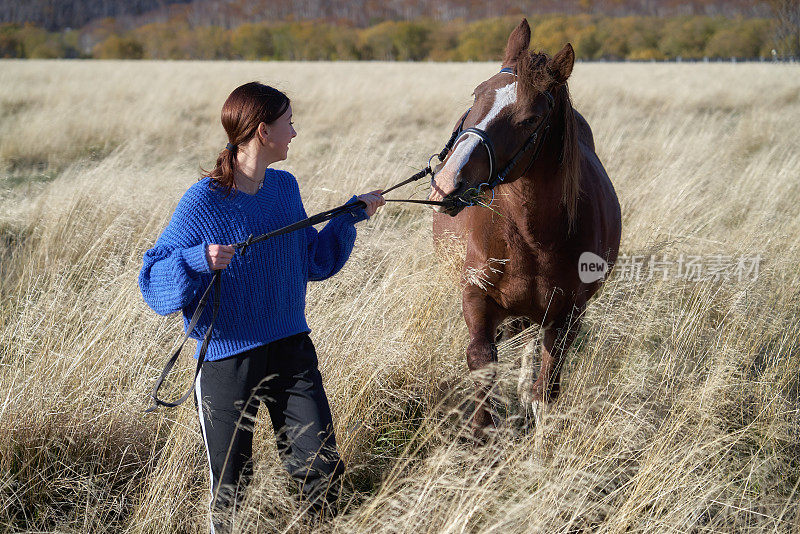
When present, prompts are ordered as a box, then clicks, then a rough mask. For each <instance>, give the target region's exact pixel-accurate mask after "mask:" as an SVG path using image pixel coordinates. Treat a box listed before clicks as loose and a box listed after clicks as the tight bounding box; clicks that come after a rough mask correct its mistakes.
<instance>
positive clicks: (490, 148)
mask: <svg viewBox="0 0 800 534" xmlns="http://www.w3.org/2000/svg"><path fill="white" fill-rule="evenodd" d="M500 72H501V73H507V74H511V75H513V76H517V73H516V72H514V69H512V68H509V67H504V68H502V69H500ZM542 94H544V96H545V98H547V113H546V114H545V116H544V117H543V118H542V120H541V121H540V122H539V124H538V125H537V126H536V129H535V130H534V131H533V133H531V135H530V136H528V139H526V140H525V143H523V145H522V146H521V147H520V148H519V150H517V152H516V153H515V154H514V156H512V157H511V159H510V160H508V163H506V166H505V167H503V169H502V170H500V171H499V172H497V173H495V167H496V165H497V156H496V154H495V149H494V143H492V140H491V139H490V138H489V136H488V135H487V134H486V131H485V130H481V129H480V128H474V127H473V128H467V129H464V122H465V121H466V120H467V116H468V115H469V112H470V111H471V110H472V108H471V107H470V108H469V109H468V110H467V111H466V113H464V115H462V117H461V122H460V123H459V125H458V127H457V128H456V129H455V130H454V131H453V134H452V135H451V136H450V140H449V141H447V144H446V145H445V147H444V149H443V150H442V151H441V152H439V154H434V155H433V156H431V159H433V158H434V157H437V158H438V159H439V161H440V162H442V163H444V160H445V158H446V156H447V154H448V153H449V152H450V151H451V150H452V149H453V148H454V147H455V145H456V144H457V143H458V142H459V141H461V139H462V138H464V137H466V136H470V135H472V136H474V137H477V138H478V141H479V142H480V144H481V145H483V147H484V148H485V149H486V154H487V155H488V156H489V175H488V179H487V180H486V181H485V182H482V183H480V184H479V185H478V186H477V187H474V188H470V189H469V190H467V191H470V192H471V191H474V192H475V193H476V194H475V195H474V196H478V195H480V193H482V192H483V191H487V190H491V191H492V199H494V188H495V187H496V186H497V185H499V184H501V183H503V182H504V181H505V180H506V178H507V177H508V175H509V174H510V173H511V171H513V170H514V168H515V167H516V166H517V164H518V163H519V160H520V158H522V156H523V155H524V154H525V153H526V152H527V151H528V150H529V149H530V148H531V146H533V145H534V144H536V141H537V140H539V139H544V136H545V135H546V134H547V131H548V130H549V129H550V120H549V119H550V115H551V113H552V112H553V108H554V107H555V100H554V99H553V95H551V94H550V92H549V91H544V92H543V93H542ZM543 144H544V143H543V141H540V142H539V143H538V144H537V145H536V151H535V152H534V154H533V158H531V161H530V163H529V164H528V167H526V169H525V170H524V171H523V172H522V174H525V172H527V170H528V169H529V168H530V166H531V165H533V162H534V161H536V159H537V158H538V157H539V153H540V152H541V150H542V145H543ZM428 166H429V167H430V160H428ZM431 174H432V175H433V173H431ZM453 198H454V199H455V201H456V202H457V203H460V204H461V205H463V206H472V205H474V204H475V202H474V201H473V200H472V199H470V198H463V196H461V195H456V196H455V197H453ZM490 204H491V202H490Z"/></svg>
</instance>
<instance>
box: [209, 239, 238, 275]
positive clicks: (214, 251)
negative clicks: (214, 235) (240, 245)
mask: <svg viewBox="0 0 800 534" xmlns="http://www.w3.org/2000/svg"><path fill="white" fill-rule="evenodd" d="M234 252H235V251H234V249H233V247H232V246H230V245H208V247H206V260H208V266H209V267H211V269H212V270H214V271H218V270H220V269H224V268H225V267H227V266H228V264H229V263H230V262H231V259H232V258H233V254H234Z"/></svg>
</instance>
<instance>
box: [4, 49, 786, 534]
mask: <svg viewBox="0 0 800 534" xmlns="http://www.w3.org/2000/svg"><path fill="white" fill-rule="evenodd" d="M497 69H498V65H497V64H488V63H472V64H443V65H437V64H399V63H397V64H386V63H362V64H357V63H338V64H327V63H245V62H241V63H205V62H193V63H181V62H100V61H92V62H70V61H55V62H46V61H42V62H37V61H27V62H14V61H2V62H0V173H2V174H1V175H0V531H6V532H12V531H36V532H40V531H47V532H148V533H150V532H152V533H162V532H163V533H171V532H203V531H205V530H206V529H207V502H208V479H207V476H208V475H207V473H208V468H207V463H206V459H205V451H204V449H203V448H202V447H203V446H202V440H201V438H200V434H199V424H198V422H197V416H196V412H195V411H194V407H193V405H192V403H191V402H188V403H186V404H185V405H184V406H182V407H181V408H179V409H175V410H164V411H160V412H158V413H157V414H144V413H143V409H144V408H145V407H146V406H147V401H148V398H147V395H148V393H149V390H150V389H151V387H152V384H153V381H154V379H155V378H156V377H157V375H158V373H159V372H160V369H161V366H162V365H163V360H164V358H165V357H166V354H167V352H168V350H169V349H170V347H171V346H172V344H173V343H174V341H175V340H176V339H178V337H179V334H180V333H181V332H182V322H181V321H180V319H179V317H177V316H170V317H160V316H158V315H156V314H155V313H154V312H152V311H151V310H149V309H148V308H147V306H146V305H145V304H144V302H143V301H142V298H141V296H140V293H139V289H138V287H137V276H138V272H139V269H140V267H141V259H142V255H143V253H144V252H145V251H146V250H147V249H148V248H150V246H151V245H152V243H153V242H154V241H155V239H156V237H157V236H158V234H159V232H160V231H161V230H162V229H163V228H164V226H165V225H166V223H167V221H168V218H169V216H170V214H171V212H172V209H173V208H174V206H175V205H176V203H177V201H178V199H179V198H180V196H181V194H182V192H183V191H184V190H185V189H186V188H187V187H189V186H190V185H191V184H192V183H193V182H194V181H195V180H196V179H197V178H198V177H199V176H200V174H199V172H200V171H199V168H200V167H201V166H204V167H206V168H207V167H208V166H209V165H211V164H212V162H213V159H214V158H215V157H216V154H217V152H218V151H219V150H220V149H221V148H222V147H223V146H224V144H225V142H226V139H225V138H224V133H223V130H222V127H221V126H220V124H219V110H220V108H221V106H222V103H223V101H224V100H225V98H226V96H227V95H228V93H229V92H230V91H231V90H232V89H233V88H234V87H236V86H237V85H239V84H240V83H243V82H246V81H250V80H253V79H257V80H261V81H265V82H267V83H270V84H274V85H276V86H278V87H279V88H281V89H284V90H285V91H287V93H288V94H289V95H290V97H291V98H292V99H293V108H294V116H295V125H296V128H297V130H298V132H299V135H298V137H297V138H296V139H295V140H294V141H293V143H292V145H291V148H290V153H289V159H288V160H287V161H285V162H282V163H281V165H280V167H281V168H285V169H288V170H291V171H292V172H293V173H294V174H295V175H296V176H297V178H298V180H299V182H300V186H301V191H302V194H303V197H304V200H305V203H306V208H307V211H308V212H309V213H313V212H316V211H320V210H322V209H326V208H329V207H332V206H335V205H338V204H340V203H342V202H343V201H345V200H346V199H347V198H349V197H350V196H351V195H352V194H354V193H361V192H364V191H367V190H370V189H373V188H378V187H384V186H387V185H390V184H392V183H395V182H397V181H399V180H400V179H401V178H404V177H406V176H408V175H410V174H412V173H413V172H414V171H415V170H417V169H419V168H420V167H421V166H423V165H424V162H425V161H426V160H427V157H428V155H429V154H431V153H433V152H434V151H438V150H439V149H440V148H441V146H442V144H443V143H444V142H445V141H446V140H447V138H448V136H449V133H450V129H451V128H452V125H453V122H454V121H455V120H456V118H457V117H458V116H459V115H460V113H462V112H463V110H464V109H466V107H467V106H468V105H469V104H470V102H471V98H470V93H471V92H472V89H473V87H474V86H476V85H477V84H478V83H479V82H481V81H483V80H484V79H486V78H487V77H489V76H490V75H491V74H492V73H494V72H496V70H497ZM570 88H571V91H572V95H573V99H574V102H575V105H576V107H577V109H578V110H579V111H581V112H582V113H583V114H584V116H585V117H586V118H587V119H588V121H589V123H590V125H591V126H592V128H593V130H594V134H595V139H596V143H597V147H598V153H599V155H600V158H601V160H602V161H603V162H604V164H605V165H606V168H607V170H608V173H609V175H610V176H611V178H612V180H613V181H614V184H615V187H616V189H617V193H618V195H619V198H620V202H621V204H622V213H623V237H622V249H621V254H624V255H625V257H627V258H629V259H630V263H629V264H628V265H627V266H626V267H625V268H622V267H621V266H618V267H619V268H618V269H617V271H616V272H615V274H614V275H613V276H612V278H611V279H610V280H609V282H608V283H607V284H606V286H605V288H604V290H603V291H602V293H601V294H600V295H598V297H596V298H595V299H594V301H593V302H592V304H591V305H590V307H589V309H588V311H587V316H586V319H585V326H584V328H583V332H582V333H581V336H580V337H579V340H578V341H577V342H576V344H575V345H574V346H573V348H572V349H571V351H570V353H569V356H568V360H567V363H566V368H565V389H564V393H563V394H562V396H561V398H560V399H559V401H558V402H557V403H556V404H555V405H554V406H553V408H552V409H551V410H550V413H549V414H548V416H547V417H546V418H545V419H544V421H543V422H542V423H541V425H540V426H539V427H537V428H536V429H535V431H533V430H530V429H526V427H525V425H524V424H523V421H522V419H521V418H520V414H522V413H523V410H522V408H521V407H520V406H519V402H518V399H517V396H516V377H517V367H518V364H519V358H520V349H521V346H522V345H523V344H525V343H526V342H528V341H530V340H532V339H536V337H537V335H538V332H536V331H535V330H533V329H531V330H528V331H525V332H523V333H522V334H520V335H519V336H518V337H517V338H514V339H511V340H509V341H507V342H504V343H503V344H502V345H501V346H500V347H499V356H500V374H499V376H500V384H499V392H500V394H501V395H502V396H503V410H504V413H505V417H506V421H507V424H506V426H505V427H504V429H503V431H502V432H501V433H500V434H499V435H498V436H497V437H496V439H494V440H493V441H492V442H491V443H490V444H488V445H487V446H486V447H483V448H482V449H478V450H473V448H472V447H471V446H470V445H469V444H467V443H466V442H465V441H463V440H461V439H459V436H460V434H461V433H462V432H463V429H464V426H465V424H466V416H465V415H464V414H463V413H461V412H460V411H459V409H460V408H461V407H462V406H463V403H464V399H466V398H467V396H468V394H469V393H470V391H471V381H470V379H469V376H468V374H467V368H466V363H465V361H464V357H463V351H464V348H465V347H466V342H467V336H466V327H465V326H464V324H463V320H462V318H461V309H460V295H459V280H458V277H455V276H454V275H453V274H452V271H451V270H448V269H447V268H445V267H443V266H442V265H443V263H442V262H439V261H437V259H436V257H435V256H434V254H433V250H432V243H431V232H430V218H431V217H430V213H429V212H428V210H427V208H425V207H421V206H414V205H397V204H394V205H389V206H387V207H386V208H385V209H383V210H382V211H381V212H379V213H378V214H377V215H376V216H375V217H373V218H372V220H370V221H367V222H365V223H361V224H360V225H359V230H358V231H359V237H358V240H357V242H356V248H355V250H354V253H353V256H352V257H351V260H350V261H349V263H348V264H347V265H346V267H345V268H344V270H343V271H342V272H341V273H340V274H338V275H337V276H336V277H334V278H332V279H331V280H328V281H326V282H321V283H314V284H312V285H310V289H309V297H308V303H309V306H308V317H309V323H310V325H311V327H312V329H313V332H312V338H313V339H314V341H315V343H316V345H317V350H318V353H319V358H320V367H321V370H322V373H323V377H324V379H325V384H326V388H327V391H328V395H329V398H330V400H331V404H332V410H333V414H334V422H335V424H336V430H337V433H338V439H339V443H340V449H341V453H342V456H343V458H344V460H345V461H346V463H347V466H348V472H347V475H346V477H345V480H344V493H343V496H342V502H341V506H342V508H343V513H342V514H341V515H340V516H339V517H337V518H336V519H335V520H333V521H331V522H329V523H326V524H325V525H323V526H322V527H320V528H318V529H316V530H315V532H335V533H350V532H361V533H367V532H369V533H372V532H390V533H410V532H413V533H419V534H422V533H439V532H445V533H454V534H455V533H483V532H486V533H492V532H495V533H503V534H506V533H517V532H545V531H546V532H564V533H566V532H608V533H616V532H653V533H656V532H659V533H660V532H779V533H788V532H800V504H799V503H800V411H799V410H800V401H799V399H798V395H800V377H798V371H799V370H800V348H798V344H799V343H800V289H798V287H799V284H800V267H799V266H798V261H799V260H800V237H798V236H800V213H799V212H798V209H797V205H798V203H800V151H798V144H797V140H798V138H799V137H800V127H798V120H800V67H798V66H797V65H772V64H739V65H731V64H671V65H662V64H580V63H579V64H577V65H576V67H575V71H574V73H573V78H572V79H571V81H570ZM423 189H424V187H423V186H422V185H420V186H418V187H409V188H407V189H405V190H403V191H402V192H401V193H400V195H410V194H412V193H414V194H416V196H417V198H422V196H423V194H424V193H423ZM400 195H397V196H400ZM397 196H395V198H397ZM474 209H478V208H474ZM651 256H656V258H657V259H658V260H659V261H660V262H661V263H660V265H661V266H662V267H663V266H665V265H666V266H669V268H670V269H671V270H670V271H669V272H666V271H667V269H662V270H660V271H656V272H655V275H654V276H652V277H651V276H650V273H649V264H648V260H649V258H650V257H651ZM636 258H644V263H643V264H642V268H641V272H640V273H639V272H638V271H636V269H635V268H632V267H635V266H636V265H637V263H636V261H637V260H636ZM692 259H693V260H692ZM690 260H692V261H694V265H695V266H696V265H697V264H698V263H700V265H701V267H702V268H703V269H704V270H703V271H702V273H703V274H708V273H712V272H714V271H713V270H712V267H713V265H717V266H719V265H721V264H725V262H727V264H726V265H727V266H728V268H727V270H723V271H720V270H717V271H716V273H717V275H716V276H712V277H704V276H693V274H694V275H696V274H698V273H697V272H696V271H687V270H686V269H684V271H683V273H684V274H686V273H687V272H688V275H685V276H679V273H678V270H677V269H678V268H679V267H681V266H682V267H685V268H688V267H687V266H688V262H689V261H690ZM682 262H685V263H682ZM715 262H716V263H715ZM743 264H746V265H744V266H746V267H747V269H746V270H744V269H743ZM754 264H756V265H757V267H758V272H755V271H754V270H753V265H754ZM665 274H666V275H665ZM190 351H191V348H190V349H187V350H186V352H187V354H186V355H185V356H184V357H183V359H182V360H181V366H180V370H179V372H176V373H175V374H174V375H173V376H172V377H171V384H173V387H172V388H171V390H170V391H165V392H164V393H165V395H168V396H172V395H174V394H175V393H177V391H178V389H179V388H182V387H184V386H185V384H187V382H188V380H189V379H190V377H191V373H192V372H193V361H191V359H190V357H189V355H188V353H189V352H190ZM168 389H169V388H168ZM271 433H272V430H271V428H270V423H269V420H268V417H266V414H265V413H262V414H260V415H259V424H258V430H257V433H256V458H257V467H256V476H255V481H254V484H253V486H252V488H251V490H250V492H249V493H248V496H247V501H246V503H245V505H244V509H243V511H242V513H241V514H240V515H239V516H238V523H237V531H241V532H300V533H302V532H310V531H311V530H310V528H309V527H308V526H305V525H304V523H303V522H302V520H301V514H300V511H299V509H298V507H297V505H296V504H295V501H294V500H293V497H292V491H291V484H290V481H289V479H288V476H287V475H285V474H284V472H283V470H282V467H281V466H280V464H279V462H278V458H277V454H276V451H275V445H274V443H273V439H272V435H271Z"/></svg>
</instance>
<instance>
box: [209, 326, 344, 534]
mask: <svg viewBox="0 0 800 534" xmlns="http://www.w3.org/2000/svg"><path fill="white" fill-rule="evenodd" d="M195 387H196V392H195V394H196V397H195V399H196V400H197V401H199V403H200V406H202V408H203V409H202V411H201V412H200V413H199V415H200V426H201V429H202V433H203V439H204V441H205V445H206V450H207V451H208V462H209V467H210V478H211V495H212V500H211V511H212V521H213V523H212V531H213V530H214V528H213V525H215V524H216V525H218V524H219V523H217V521H218V517H219V516H220V515H223V514H226V513H227V512H229V510H230V509H231V507H232V506H233V505H234V504H235V503H236V502H237V500H238V499H237V497H238V495H239V494H240V493H241V491H242V490H243V489H244V488H245V487H246V486H247V484H248V483H249V481H250V478H251V476H252V473H253V465H252V455H253V422H254V421H255V418H256V414H257V412H258V407H259V404H261V403H263V404H265V405H266V407H267V409H268V410H269V416H270V418H271V419H272V426H273V428H274V430H275V438H276V439H277V443H278V452H279V453H280V456H281V460H282V461H283V464H284V466H285V467H286V469H287V470H288V471H289V474H290V475H291V476H292V478H293V479H294V480H295V481H297V483H298V486H299V489H300V491H301V494H302V496H303V498H304V504H305V505H306V506H308V508H309V509H310V511H311V512H312V513H314V514H316V513H319V512H324V511H328V512H333V513H335V500H336V497H337V491H336V490H337V480H338V478H339V476H340V475H341V474H342V473H343V472H344V465H343V464H342V462H341V460H340V459H339V455H338V453H337V450H336V438H335V436H334V433H333V425H332V422H331V411H330V407H329V406H328V399H327V397H326V396H325V390H324V389H323V387H322V376H321V375H320V373H319V370H318V369H317V354H316V351H315V350H314V345H313V343H312V342H311V338H309V337H308V334H307V333H302V334H297V335H294V336H290V337H287V338H284V339H280V340H278V341H274V342H272V343H270V344H268V345H264V346H261V347H257V348H255V349H251V350H249V351H247V352H244V353H242V354H237V355H236V356H232V357H230V358H225V359H223V360H217V361H211V362H205V363H204V364H203V367H202V370H201V371H200V375H199V376H198V377H197V382H196V383H195Z"/></svg>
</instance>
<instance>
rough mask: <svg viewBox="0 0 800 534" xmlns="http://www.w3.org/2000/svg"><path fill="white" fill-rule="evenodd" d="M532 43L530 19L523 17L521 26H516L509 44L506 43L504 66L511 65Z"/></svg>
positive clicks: (509, 38)
mask: <svg viewBox="0 0 800 534" xmlns="http://www.w3.org/2000/svg"><path fill="white" fill-rule="evenodd" d="M530 44H531V27H530V26H528V19H522V22H520V23H519V26H517V27H516V28H514V31H513V32H511V35H509V36H508V44H506V55H505V57H504V58H503V67H511V66H513V65H514V64H515V63H516V62H517V59H518V58H519V56H520V55H522V53H523V52H525V51H526V50H527V49H528V47H529V46H530Z"/></svg>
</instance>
